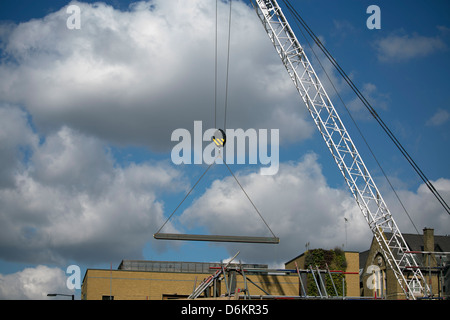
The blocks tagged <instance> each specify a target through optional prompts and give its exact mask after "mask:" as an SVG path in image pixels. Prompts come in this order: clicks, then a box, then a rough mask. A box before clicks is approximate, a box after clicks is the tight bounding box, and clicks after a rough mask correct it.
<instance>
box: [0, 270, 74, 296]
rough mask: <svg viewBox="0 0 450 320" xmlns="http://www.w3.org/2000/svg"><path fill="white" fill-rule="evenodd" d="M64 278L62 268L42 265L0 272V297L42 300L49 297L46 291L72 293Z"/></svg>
mask: <svg viewBox="0 0 450 320" xmlns="http://www.w3.org/2000/svg"><path fill="white" fill-rule="evenodd" d="M66 279H67V277H66V275H65V273H64V271H63V270H61V269H59V268H50V267H47V266H43V265H38V266H36V267H35V268H26V269H24V270H22V271H18V272H16V273H12V274H7V275H4V274H0V299H1V300H24V299H26V300H44V299H49V298H48V297H47V294H48V293H63V294H73V292H71V291H70V290H68V289H67V286H66ZM52 299H55V298H52ZM65 299H67V298H65Z"/></svg>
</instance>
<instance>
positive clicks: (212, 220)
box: [179, 154, 450, 265]
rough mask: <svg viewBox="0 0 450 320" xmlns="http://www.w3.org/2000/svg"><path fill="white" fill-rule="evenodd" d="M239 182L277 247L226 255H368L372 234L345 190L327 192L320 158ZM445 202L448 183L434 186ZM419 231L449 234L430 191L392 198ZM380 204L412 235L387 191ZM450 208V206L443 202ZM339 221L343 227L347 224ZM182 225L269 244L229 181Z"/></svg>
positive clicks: (264, 258) (274, 258) (217, 185)
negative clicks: (320, 251) (319, 251)
mask: <svg viewBox="0 0 450 320" xmlns="http://www.w3.org/2000/svg"><path fill="white" fill-rule="evenodd" d="M237 177H238V180H239V181H240V183H241V184H242V185H243V187H244V189H245V191H246V192H247V193H248V194H249V196H250V198H251V199H252V201H253V202H254V204H255V205H256V207H257V208H258V210H259V211H260V213H261V215H262V216H263V217H264V219H265V220H266V221H267V223H268V225H269V226H270V228H271V229H272V230H273V232H274V233H275V235H276V236H278V237H279V238H280V244H278V245H261V244H256V245H255V244H239V245H236V244H227V245H225V247H226V248H227V250H228V251H229V254H230V255H232V254H235V253H236V252H237V251H241V254H240V255H239V258H240V259H243V260H245V261H252V262H265V263H271V264H273V265H277V264H279V263H280V262H286V261H287V260H289V259H291V258H292V257H294V256H296V255H297V254H300V253H302V252H303V250H305V249H304V246H305V244H306V243H307V242H309V243H310V248H311V249H312V248H325V249H329V248H335V247H341V246H342V245H344V244H346V245H347V246H346V249H347V250H355V251H363V250H367V248H368V247H369V246H370V241H371V240H372V233H371V231H370V229H369V227H368V224H367V222H366V221H365V219H364V217H363V215H362V213H361V211H360V209H359V207H358V206H357V205H356V202H355V200H354V198H353V197H352V196H351V194H350V192H349V190H348V189H347V188H346V187H345V186H343V187H342V188H334V187H331V186H329V184H328V183H327V181H326V179H325V177H324V176H323V173H322V170H321V167H320V164H319V162H318V159H317V156H316V155H314V154H309V155H307V156H305V157H304V158H303V159H302V160H301V161H298V162H289V163H282V164H281V165H280V169H279V172H278V174H277V175H274V176H262V175H259V174H258V173H248V172H247V173H245V172H244V173H239V172H238V173H237ZM434 185H435V187H436V189H437V190H439V192H440V193H441V195H442V196H443V197H444V199H450V180H448V179H439V180H437V181H435V182H434ZM397 192H398V194H399V195H400V198H401V199H402V201H403V203H404V204H405V206H406V207H407V208H408V209H409V212H410V215H411V217H412V219H413V221H414V223H415V225H416V227H417V228H418V229H419V232H421V230H422V229H423V228H424V227H430V228H434V229H435V234H437V235H438V234H440V235H442V234H447V233H448V230H450V219H449V217H448V214H447V213H446V212H445V211H444V210H443V209H442V207H440V205H439V203H438V202H437V201H436V199H434V197H433V196H432V195H431V193H430V192H429V191H428V189H427V188H426V187H425V186H424V185H421V186H420V187H419V188H418V190H417V191H408V190H405V189H399V190H397ZM384 198H385V199H386V202H387V204H388V207H389V209H390V211H391V214H392V215H393V217H394V219H395V220H396V222H397V224H398V225H399V228H400V231H401V232H402V233H413V234H415V233H416V231H415V229H414V228H413V226H412V225H411V223H410V220H409V218H408V217H407V216H406V214H404V213H403V209H402V208H401V207H400V204H399V203H398V201H397V200H396V198H394V196H393V194H392V192H390V190H384ZM447 201H449V200H447ZM344 218H346V219H347V220H348V222H347V223H345V220H344ZM179 221H180V222H181V223H182V224H184V226H185V228H186V229H187V232H188V233H189V232H190V231H191V230H189V228H199V227H203V228H205V230H207V233H209V234H226V235H247V236H271V234H270V232H269V231H268V229H267V227H266V226H265V225H264V223H263V221H262V220H261V219H260V218H259V216H258V213H257V212H256V211H255V209H254V208H253V207H252V205H251V203H250V202H249V201H248V199H247V198H246V197H245V195H244V193H243V192H242V190H241V189H240V188H239V186H238V185H237V183H236V182H235V180H234V179H233V178H232V177H224V178H223V179H218V180H216V181H214V182H213V183H212V184H211V186H210V187H209V188H208V189H207V190H206V192H205V193H204V194H202V195H201V196H200V197H199V198H197V199H196V200H195V201H194V203H193V204H192V206H191V207H189V208H188V209H186V210H185V211H184V212H183V213H182V214H181V216H180V217H179Z"/></svg>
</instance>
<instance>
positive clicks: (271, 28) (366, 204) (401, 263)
mask: <svg viewBox="0 0 450 320" xmlns="http://www.w3.org/2000/svg"><path fill="white" fill-rule="evenodd" d="M252 4H253V6H254V7H255V10H256V12H257V14H258V17H259V18H260V20H261V22H262V23H263V26H264V29H265V30H266V32H267V34H268V35H269V38H270V40H271V41H272V43H273V45H274V46H275V49H276V51H277V53H278V55H279V56H280V58H281V61H282V62H283V64H284V65H285V67H286V69H287V71H288V73H289V75H290V77H291V78H292V80H293V82H294V85H295V87H296V88H297V91H298V93H299V94H300V96H301V98H302V99H303V101H304V102H305V104H306V107H307V108H308V110H309V112H310V114H311V116H312V118H313V120H314V122H315V124H316V126H317V128H318V129H319V131H320V133H321V135H322V137H323V139H324V140H325V142H326V145H327V147H328V149H329V150H330V152H331V155H332V156H333V158H334V160H335V161H336V164H337V166H338V168H339V170H340V171H341V173H342V175H343V176H344V179H345V181H346V183H347V185H348V187H349V188H350V191H351V193H352V194H353V196H354V198H355V200H356V202H357V204H358V206H359V208H360V209H361V212H362V214H363V215H364V218H365V219H366V221H367V223H368V224H369V227H370V229H371V230H372V233H373V235H374V237H375V239H376V241H377V242H378V244H379V246H380V248H381V250H382V253H383V256H384V257H385V259H386V261H387V264H388V265H389V267H390V268H391V269H392V271H393V273H394V275H395V277H396V279H397V280H398V283H399V284H400V287H401V288H402V290H403V292H404V294H405V295H406V297H407V298H408V299H415V294H414V292H415V293H416V294H417V293H418V291H419V292H420V295H422V296H426V295H429V294H430V292H429V288H428V286H427V284H426V282H425V281H424V280H425V279H424V277H423V275H422V273H421V271H420V268H417V267H418V264H417V262H416V261H415V259H414V256H413V254H411V253H410V252H409V251H410V250H409V248H408V245H407V244H406V241H405V239H404V238H403V236H402V234H401V232H400V230H399V228H398V227H397V224H396V223H395V221H394V218H393V216H392V214H391V213H390V211H389V209H388V207H387V206H386V203H385V202H384V200H383V198H382V196H381V194H380V192H379V191H378V188H377V186H376V184H375V182H374V180H373V179H372V177H371V175H370V173H369V171H368V170H367V168H366V165H365V164H364V162H363V160H362V158H361V156H360V155H359V152H358V150H357V149H356V147H355V145H354V143H353V141H352V139H351V138H350V135H349V134H348V132H347V130H346V128H345V126H344V124H343V123H342V121H341V119H340V117H339V115H338V113H337V112H336V109H335V108H334V106H333V104H332V102H331V100H330V98H329V97H328V94H327V93H326V91H325V88H324V87H323V85H322V83H321V82H320V80H319V78H318V76H317V74H316V72H315V71H314V69H313V67H312V65H311V63H310V62H309V60H308V58H307V56H306V54H305V52H304V50H303V48H302V46H301V45H300V43H299V42H298V40H297V38H296V36H295V34H294V32H293V31H292V29H291V27H290V26H289V23H288V21H287V20H286V17H285V16H284V14H283V12H282V11H281V9H280V7H279V5H278V3H277V1H276V0H252ZM411 267H413V268H411ZM404 270H408V271H409V272H410V274H411V275H410V276H408V277H405V274H404V272H403V271H404Z"/></svg>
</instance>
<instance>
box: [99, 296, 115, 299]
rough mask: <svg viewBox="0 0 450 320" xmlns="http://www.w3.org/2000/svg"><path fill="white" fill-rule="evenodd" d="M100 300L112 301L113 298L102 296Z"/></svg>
mask: <svg viewBox="0 0 450 320" xmlns="http://www.w3.org/2000/svg"><path fill="white" fill-rule="evenodd" d="M102 300H114V296H102Z"/></svg>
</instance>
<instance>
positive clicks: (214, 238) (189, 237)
mask: <svg viewBox="0 0 450 320" xmlns="http://www.w3.org/2000/svg"><path fill="white" fill-rule="evenodd" d="M153 237H154V238H155V239H158V240H184V241H211V242H242V243H269V244H279V243H280V239H279V238H276V237H247V236H224V235H198V234H180V233H155V234H154V235H153Z"/></svg>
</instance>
